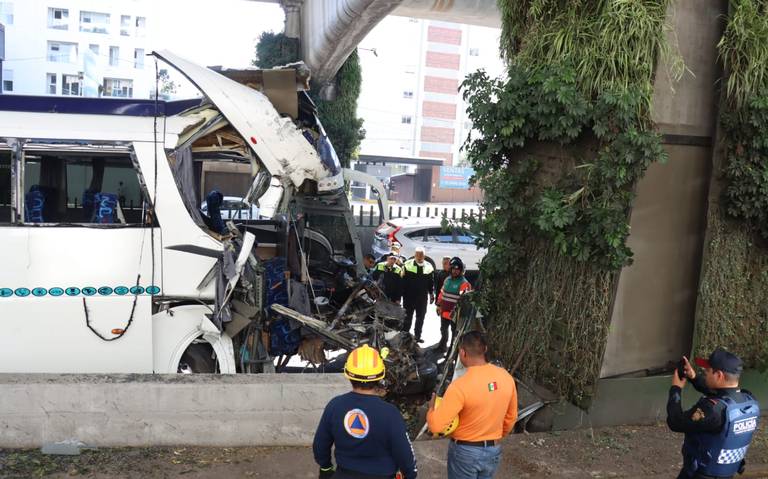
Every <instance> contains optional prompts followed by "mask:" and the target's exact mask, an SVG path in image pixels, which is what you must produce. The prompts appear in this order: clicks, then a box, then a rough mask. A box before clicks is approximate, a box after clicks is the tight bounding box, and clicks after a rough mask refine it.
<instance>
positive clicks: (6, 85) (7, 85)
mask: <svg viewBox="0 0 768 479" xmlns="http://www.w3.org/2000/svg"><path fill="white" fill-rule="evenodd" d="M3 91H13V70H3Z"/></svg>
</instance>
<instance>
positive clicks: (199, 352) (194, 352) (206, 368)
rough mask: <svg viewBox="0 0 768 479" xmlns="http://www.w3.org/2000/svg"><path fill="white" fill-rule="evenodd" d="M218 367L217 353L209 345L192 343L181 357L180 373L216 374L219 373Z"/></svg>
mask: <svg viewBox="0 0 768 479" xmlns="http://www.w3.org/2000/svg"><path fill="white" fill-rule="evenodd" d="M216 366H217V364H216V353H214V351H213V347H212V346H211V345H210V344H209V343H192V344H190V345H189V347H188V348H187V350H186V351H184V354H182V355H181V360H180V361H179V371H178V372H180V373H182V374H193V373H195V374H196V373H207V374H215V373H217V372H218V370H217V369H218V368H217V367H216Z"/></svg>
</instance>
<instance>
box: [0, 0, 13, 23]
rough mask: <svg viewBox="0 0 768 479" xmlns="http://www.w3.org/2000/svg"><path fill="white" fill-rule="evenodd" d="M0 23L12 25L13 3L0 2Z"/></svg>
mask: <svg viewBox="0 0 768 479" xmlns="http://www.w3.org/2000/svg"><path fill="white" fill-rule="evenodd" d="M0 23H2V24H4V25H13V3H11V2H0Z"/></svg>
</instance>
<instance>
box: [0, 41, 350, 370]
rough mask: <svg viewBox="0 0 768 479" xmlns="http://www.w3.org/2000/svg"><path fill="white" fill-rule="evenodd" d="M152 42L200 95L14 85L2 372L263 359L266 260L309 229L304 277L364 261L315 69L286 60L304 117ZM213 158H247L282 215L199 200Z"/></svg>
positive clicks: (260, 190)
mask: <svg viewBox="0 0 768 479" xmlns="http://www.w3.org/2000/svg"><path fill="white" fill-rule="evenodd" d="M155 55H156V56H157V57H158V58H160V59H162V60H163V61H165V62H167V63H168V64H170V65H171V66H173V67H174V68H176V69H178V70H179V71H180V72H181V73H182V74H183V75H185V76H186V77H187V78H188V79H189V80H190V81H191V82H192V83H193V84H194V85H195V86H196V87H197V88H198V89H199V90H200V91H201V92H202V94H203V98H202V99H195V100H184V101H175V102H174V101H172V102H163V101H154V100H131V99H121V100H118V99H114V100H113V99H94V98H70V97H24V96H11V95H8V96H0V245H2V249H0V265H2V266H1V267H0V318H2V320H3V322H4V326H5V327H4V331H3V336H2V339H0V343H2V344H1V345H0V372H4V373H12V372H24V373H36V372H41V373H42V372H46V373H151V372H155V373H176V372H179V371H182V372H189V371H193V372H198V371H199V372H214V371H215V372H221V373H235V372H237V371H248V372H254V371H255V370H257V369H259V368H258V367H255V366H253V364H254V363H256V362H257V361H256V359H258V358H257V356H259V354H258V350H259V348H262V346H263V343H262V341H261V340H260V339H259V338H260V336H261V332H260V331H252V329H254V328H253V327H252V324H253V321H252V320H253V318H255V317H256V316H258V315H260V314H262V313H263V308H264V304H263V303H264V295H265V294H267V292H265V288H264V281H265V278H266V277H265V276H264V271H263V268H264V264H265V263H264V260H268V259H269V258H271V257H277V256H287V257H288V263H291V258H290V252H286V251H285V249H286V248H290V246H286V244H290V243H291V239H292V238H295V239H296V241H295V242H294V243H298V247H299V249H300V250H301V253H302V255H303V256H302V257H301V258H300V262H302V264H300V265H298V266H297V267H298V268H300V270H299V271H298V273H294V276H296V275H297V274H299V275H300V274H302V273H303V272H304V271H308V270H307V268H308V265H307V264H306V263H310V264H309V266H312V265H315V266H317V265H320V266H319V267H321V268H325V269H327V268H331V267H333V264H336V263H338V264H344V265H346V267H350V268H356V269H358V270H359V268H361V265H362V261H361V251H360V244H359V241H358V239H357V234H356V232H355V229H354V223H353V220H352V217H351V213H350V211H349V205H348V203H347V198H346V196H345V194H344V193H343V185H344V177H343V173H342V169H341V168H340V165H339V162H338V159H337V158H336V155H335V153H334V152H333V148H332V147H331V145H330V143H329V142H328V139H327V137H326V136H325V133H324V132H323V130H322V127H321V125H320V124H319V122H318V121H317V118H316V117H315V114H314V105H312V103H311V101H309V99H308V97H307V95H306V92H305V91H304V90H305V89H306V88H305V86H306V81H304V80H301V79H299V78H298V76H297V75H295V73H296V72H293V73H290V72H291V70H281V71H278V73H276V75H277V76H278V77H279V78H281V79H282V80H285V78H294V80H293V81H292V83H290V84H289V91H294V92H295V94H296V99H295V101H294V100H292V99H291V98H289V100H291V101H294V102H295V104H296V105H297V106H298V108H297V109H296V111H295V112H294V113H293V116H292V115H291V114H286V113H284V112H278V110H277V109H276V108H275V106H274V105H273V102H272V101H270V98H269V97H268V95H269V92H268V91H266V89H265V92H266V93H261V92H260V91H257V90H256V89H254V88H251V87H249V86H245V85H243V84H241V83H238V82H236V81H233V80H231V79H229V78H226V77H225V76H223V75H222V74H220V73H217V72H214V71H212V70H210V69H207V68H203V67H200V66H198V65H195V64H193V63H191V62H189V61H186V60H184V59H182V58H179V57H177V56H175V55H173V54H171V53H168V52H160V53H156V54H155ZM253 74H254V75H256V76H260V75H262V74H263V75H267V76H269V74H267V73H264V72H254V73H253ZM286 75H288V76H286ZM291 75H293V76H291ZM302 82H304V86H302ZM264 83H267V82H264ZM282 94H283V96H284V94H285V91H283V92H282ZM289 96H290V95H289ZM291 101H289V103H290V102H291ZM296 105H295V106H296ZM201 163H205V164H212V163H213V164H217V165H227V164H238V165H243V164H245V165H249V167H250V170H251V175H250V178H251V179H252V184H251V188H250V189H249V192H248V195H247V197H248V199H254V200H256V199H258V198H265V199H266V198H268V201H267V203H269V204H266V203H262V204H260V212H261V215H262V216H263V215H268V217H271V218H272V220H267V221H254V222H252V223H253V224H246V225H241V226H240V227H239V230H234V229H232V226H231V225H230V226H229V227H227V225H222V223H221V222H220V221H218V220H217V219H216V218H209V217H206V216H205V215H203V214H201V212H200V211H199V208H200V205H201V203H202V201H204V200H205V199H206V197H205V195H206V194H207V193H208V191H201V189H202V188H203V187H202V186H201V184H200V181H199V169H200V168H199V167H200V164H201ZM265 201H266V200H265ZM208 206H209V207H210V202H209V204H208ZM254 243H255V244H254ZM251 245H253V247H252V246H251ZM294 246H296V245H295V244H294ZM309 249H313V251H312V252H311V255H313V256H311V255H310V251H309ZM254 253H258V258H260V259H259V261H254V258H255V254H254ZM342 260H343V261H342ZM295 261H296V259H295V258H294V263H295ZM334 261H335V263H334ZM345 261H346V262H345ZM321 263H322V264H321ZM332 263H333V264H332ZM329 264H330V266H328V265H329ZM289 269H290V268H287V269H286V271H288V270H289ZM281 274H282V273H281ZM285 274H286V277H287V275H288V273H285ZM246 278H248V280H247V281H245V279H246ZM217 288H218V291H217ZM262 349H263V348H262ZM267 356H268V355H267ZM261 357H264V354H263V351H262V354H261ZM270 366H271V365H270V364H266V365H263V369H264V370H268V369H269V368H270Z"/></svg>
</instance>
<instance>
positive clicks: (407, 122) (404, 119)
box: [400, 115, 413, 125]
mask: <svg viewBox="0 0 768 479" xmlns="http://www.w3.org/2000/svg"><path fill="white" fill-rule="evenodd" d="M412 120H413V118H412V117H411V115H403V116H402V117H401V118H400V123H403V124H405V125H410V124H411V121H412Z"/></svg>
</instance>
